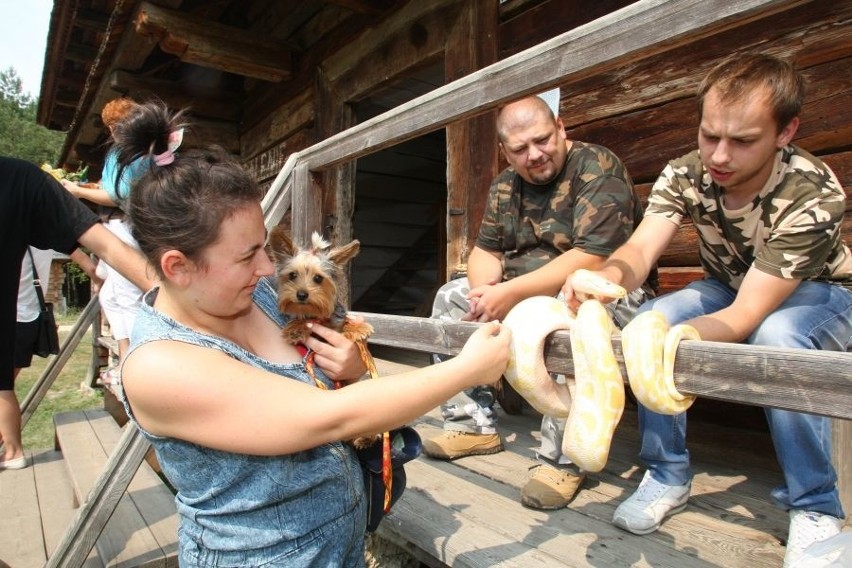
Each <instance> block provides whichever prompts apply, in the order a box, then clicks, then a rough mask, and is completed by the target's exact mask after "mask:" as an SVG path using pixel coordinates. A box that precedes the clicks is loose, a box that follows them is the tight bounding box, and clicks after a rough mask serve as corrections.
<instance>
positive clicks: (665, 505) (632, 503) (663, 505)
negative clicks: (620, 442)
mask: <svg viewBox="0 0 852 568" xmlns="http://www.w3.org/2000/svg"><path fill="white" fill-rule="evenodd" d="M691 485H692V483H691V482H690V483H687V484H686V485H665V484H664V483H660V482H659V481H657V480H656V479H654V478H653V477H651V471H650V470H648V471H646V472H645V477H643V478H642V483H640V484H639V488H638V489H637V490H636V492H635V493H634V494H633V495H631V496H630V498H629V499H627V500H626V501H624V502H623V503H622V504H621V505H619V506H618V508H617V509H616V510H615V513H614V514H613V515H612V523H613V524H614V525H615V526H617V527H618V528H620V529H624V530H626V531H629V532H632V533H633V534H648V533H652V532H654V531H655V530H657V529H658V528H660V523H662V522H663V519H664V518H666V517H668V516H669V515H674V514H675V513H679V512H681V511H683V510H684V509H685V508H686V501H687V499H689V489H690V487H691Z"/></svg>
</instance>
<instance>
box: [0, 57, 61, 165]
mask: <svg viewBox="0 0 852 568" xmlns="http://www.w3.org/2000/svg"><path fill="white" fill-rule="evenodd" d="M37 110H38V99H35V98H33V97H31V96H30V95H29V94H28V93H25V92H24V91H23V88H22V84H21V78H20V77H19V76H18V73H17V71H15V69H14V67H9V68H8V69H7V70H5V71H0V155H2V156H11V157H14V158H21V159H23V160H28V161H30V162H33V163H35V164H37V165H41V164H42V163H43V162H48V163H49V164H51V165H52V164H54V163H55V162H56V160H57V159H58V157H59V151H60V150H61V148H62V142H63V140H64V139H65V133H64V132H57V131H54V130H48V129H47V128H45V127H43V126H39V125H38V124H36V112H37Z"/></svg>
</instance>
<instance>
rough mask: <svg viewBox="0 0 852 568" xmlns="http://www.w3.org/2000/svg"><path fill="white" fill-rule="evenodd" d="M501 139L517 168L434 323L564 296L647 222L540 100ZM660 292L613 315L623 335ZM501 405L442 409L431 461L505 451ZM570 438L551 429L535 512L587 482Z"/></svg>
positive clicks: (531, 497)
mask: <svg viewBox="0 0 852 568" xmlns="http://www.w3.org/2000/svg"><path fill="white" fill-rule="evenodd" d="M497 129H498V134H499V138H500V149H501V151H502V152H503V154H504V155H505V156H506V159H507V161H508V162H509V165H510V167H509V168H507V169H506V170H504V171H503V172H502V173H501V174H500V175H499V176H498V177H497V178H496V179H495V180H494V182H493V183H492V185H491V190H490V193H489V197H488V202H487V205H486V209H485V214H484V217H483V220H482V225H481V227H480V231H479V236H478V238H477V241H476V246H475V247H474V248H473V250H472V251H471V254H470V258H469V259H468V273H467V278H462V279H459V280H453V281H451V282H449V283H448V284H446V285H445V286H444V287H443V288H441V290H440V291H439V292H438V295H437V297H436V298H435V303H434V305H433V311H432V317H436V318H442V319H453V320H460V319H461V320H467V321H489V320H494V319H503V318H504V317H505V316H506V313H507V312H508V311H509V310H510V309H511V308H512V307H513V306H514V305H515V304H517V303H518V302H520V301H521V300H523V299H525V298H529V297H531V296H536V295H549V296H555V295H556V294H557V293H558V292H559V289H560V287H561V286H562V284H563V283H564V281H565V277H566V275H567V274H569V273H570V272H573V271H574V270H577V269H579V268H587V269H594V268H598V267H600V266H601V265H602V264H603V262H604V260H605V259H606V257H607V256H608V255H609V254H610V253H612V252H613V251H614V250H615V249H616V248H617V247H618V246H620V245H621V244H623V243H624V242H626V241H627V239H628V238H629V237H630V235H631V234H632V233H633V229H634V227H635V226H636V225H638V223H639V221H640V220H641V218H642V207H641V204H640V202H639V198H638V197H637V196H636V193H635V192H634V190H633V183H632V181H631V180H630V176H629V175H628V174H627V171H626V169H625V168H624V165H622V163H621V161H620V160H619V159H618V158H617V157H616V156H615V155H614V154H613V153H612V152H610V151H609V150H607V149H606V148H603V147H601V146H595V145H593V144H585V143H583V142H577V141H569V140H567V138H566V136H565V130H564V128H563V125H562V121H561V120H559V119H558V118H555V117H554V115H553V112H552V111H551V110H550V108H549V107H548V106H547V104H546V103H544V101H542V100H541V99H539V98H538V97H535V96H532V97H527V98H525V99H522V100H520V101H517V102H514V103H512V104H509V105H507V106H505V107H504V108H502V109H501V110H500V112H499V114H498V119H497ZM650 290H651V288H650V287H646V288H645V289H643V288H639V289H638V290H636V291H634V292H633V293H632V294H631V295H630V297H629V298H627V299H625V300H623V301H621V302H618V303H614V304H613V305H612V306H611V311H612V313H613V316H614V319H615V320H616V322H617V323H618V324H619V325H624V324H626V323H627V321H628V320H629V319H630V317H631V316H632V315H633V314H634V313H635V311H636V308H637V307H638V305H639V304H640V303H641V302H642V301H643V300H644V299H645V298H646V297H647V296H648V295H650ZM493 403H494V392H493V390H492V389H491V388H489V387H478V388H476V389H473V390H469V391H467V392H465V393H462V394H460V395H459V396H457V397H455V398H453V399H452V400H450V401H448V402H447V403H446V404H444V405H443V406H442V413H443V416H444V420H445V422H444V429H445V432H444V433H443V434H442V435H440V436H438V437H436V438H433V439H431V440H426V442H425V443H424V446H423V449H424V452H425V453H426V454H427V455H429V456H432V457H435V458H438V459H455V458H460V457H463V456H469V455H476V454H490V453H495V452H499V451H501V450H502V449H503V448H502V443H501V441H500V437H499V435H498V434H497V431H496V428H495V422H496V420H495V415H494V412H493V408H492V405H493ZM564 429H565V420H558V419H555V418H551V417H544V419H543V420H542V426H541V437H542V443H541V448H540V449H539V451H538V456H539V459H540V460H541V461H542V465H541V466H540V467H538V468H536V469H535V471H534V472H533V476H532V478H531V479H530V480H529V482H528V483H527V484H526V485H525V486H524V487H523V489H522V491H521V502H522V503H523V504H525V505H527V506H529V507H534V508H539V509H556V508H560V507H564V506H565V505H567V504H568V502H569V501H570V500H571V498H572V497H573V496H574V494H575V493H576V491H577V488H578V487H579V485H580V483H581V482H582V480H583V474H582V472H581V471H579V470H578V469H577V468H576V467H575V466H573V465H572V464H571V463H570V462H569V461H568V459H567V458H566V457H565V456H563V455H562V451H561V447H562V435H563V433H564Z"/></svg>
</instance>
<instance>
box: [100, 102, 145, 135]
mask: <svg viewBox="0 0 852 568" xmlns="http://www.w3.org/2000/svg"><path fill="white" fill-rule="evenodd" d="M137 106H138V104H137V103H136V101H134V100H133V99H129V98H127V97H121V98H118V99H113V100H111V101H110V102H108V103H107V104H105V105H104V108H103V109H101V120H102V121H103V123H104V126H106V127H107V128H110V129H112V127H113V126H115V123H117V122H118V121H119V120H122V119H124V117H126V116H127V115H128V114H130V113H131V111H133V109H135V108H136V107H137Z"/></svg>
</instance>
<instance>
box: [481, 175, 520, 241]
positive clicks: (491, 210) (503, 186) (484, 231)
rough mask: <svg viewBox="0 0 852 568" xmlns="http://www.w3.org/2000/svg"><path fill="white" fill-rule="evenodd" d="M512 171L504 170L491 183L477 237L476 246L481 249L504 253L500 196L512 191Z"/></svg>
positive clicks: (503, 228)
mask: <svg viewBox="0 0 852 568" xmlns="http://www.w3.org/2000/svg"><path fill="white" fill-rule="evenodd" d="M510 170H511V169H507V170H504V171H503V172H502V173H501V174H500V175H499V176H497V177H496V178H494V181H493V182H491V188H490V189H489V190H488V199H487V200H486V203H485V212H484V213H483V214H482V222H481V223H480V225H479V235H478V236H477V237H476V246H478V247H479V248H481V249H485V250H488V251H494V252H503V231H504V230H505V227H504V226H503V225H504V223H503V222H502V220H501V219H500V216H501V215H500V211H499V209H500V207H499V201H500V195H501V194H503V193H505V192H506V191H511V188H512V184H511V177H512V176H511V175H510V173H511V172H510Z"/></svg>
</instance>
